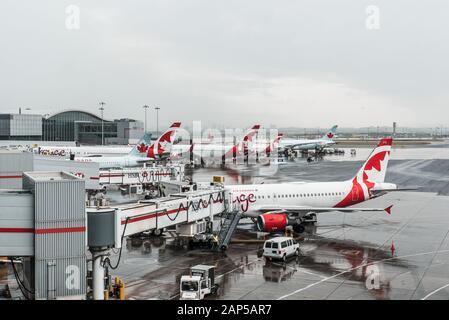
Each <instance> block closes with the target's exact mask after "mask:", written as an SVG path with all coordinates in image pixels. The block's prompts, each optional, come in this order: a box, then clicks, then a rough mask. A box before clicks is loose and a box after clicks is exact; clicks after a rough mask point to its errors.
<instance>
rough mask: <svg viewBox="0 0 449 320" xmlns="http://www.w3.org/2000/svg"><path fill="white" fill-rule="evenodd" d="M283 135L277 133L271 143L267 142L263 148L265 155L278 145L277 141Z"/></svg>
mask: <svg viewBox="0 0 449 320" xmlns="http://www.w3.org/2000/svg"><path fill="white" fill-rule="evenodd" d="M283 136H284V135H283V134H282V133H279V134H278V136H277V137H276V138H275V139H274V140H273V141H272V142H271V143H269V144H268V146H267V147H266V148H265V153H266V154H267V155H269V154H270V153H271V152H273V151H274V150H276V148H277V147H278V146H279V141H281V139H282V137H283Z"/></svg>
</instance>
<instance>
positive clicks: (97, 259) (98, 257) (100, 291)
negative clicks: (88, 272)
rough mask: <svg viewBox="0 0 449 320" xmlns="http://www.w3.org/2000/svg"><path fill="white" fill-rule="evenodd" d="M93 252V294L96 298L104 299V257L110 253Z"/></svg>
mask: <svg viewBox="0 0 449 320" xmlns="http://www.w3.org/2000/svg"><path fill="white" fill-rule="evenodd" d="M90 250H91V252H92V293H93V294H92V296H93V299H94V300H103V299H104V276H105V273H104V271H105V268H104V265H103V257H104V256H105V255H106V254H107V253H108V252H107V251H95V250H92V249H90Z"/></svg>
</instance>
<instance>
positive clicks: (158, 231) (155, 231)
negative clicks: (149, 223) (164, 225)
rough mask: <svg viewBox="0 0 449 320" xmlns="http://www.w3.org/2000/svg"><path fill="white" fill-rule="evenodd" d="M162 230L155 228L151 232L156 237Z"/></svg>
mask: <svg viewBox="0 0 449 320" xmlns="http://www.w3.org/2000/svg"><path fill="white" fill-rule="evenodd" d="M163 232H164V231H163V230H162V229H155V230H154V231H153V234H154V235H155V236H156V237H159V236H161V235H162V233H163Z"/></svg>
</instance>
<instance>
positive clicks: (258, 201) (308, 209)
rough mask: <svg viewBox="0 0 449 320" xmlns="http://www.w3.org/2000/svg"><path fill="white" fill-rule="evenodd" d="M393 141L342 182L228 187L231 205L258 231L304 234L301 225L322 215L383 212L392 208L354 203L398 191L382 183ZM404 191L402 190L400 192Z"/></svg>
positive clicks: (387, 140) (380, 146)
mask: <svg viewBox="0 0 449 320" xmlns="http://www.w3.org/2000/svg"><path fill="white" fill-rule="evenodd" d="M391 145H392V138H384V139H382V140H380V142H379V144H378V145H377V147H376V148H375V149H374V150H373V152H372V153H371V155H370V156H369V157H368V160H367V161H366V162H365V164H364V165H363V167H362V168H361V169H360V170H359V172H358V173H357V175H356V176H355V177H354V178H352V179H350V180H347V181H342V182H315V183H304V182H300V183H295V182H293V183H282V184H257V185H254V184H253V185H229V186H226V188H227V189H228V190H230V191H231V192H232V195H233V196H232V197H233V203H234V204H235V205H237V206H240V210H241V211H242V212H243V213H244V215H245V216H249V217H254V218H256V217H257V225H258V228H259V230H261V231H267V232H273V231H282V230H284V229H285V227H286V226H288V225H291V226H293V228H294V230H295V231H296V232H303V231H304V225H303V223H304V222H307V220H314V218H315V216H316V214H317V213H322V212H333V211H340V212H355V211H360V212H365V211H369V212H371V211H386V212H387V213H388V214H390V213H391V207H392V206H389V207H387V208H385V209H381V208H355V207H351V206H353V205H355V204H358V203H361V202H364V201H367V200H369V199H373V198H375V197H378V196H381V195H384V194H385V193H386V192H389V191H398V190H399V189H398V188H397V186H396V185H395V184H392V183H385V182H384V180H385V174H386V171H387V165H388V160H389V158H390V150H391ZM403 190H405V189H403Z"/></svg>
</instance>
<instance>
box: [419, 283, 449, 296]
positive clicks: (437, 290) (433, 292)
mask: <svg viewBox="0 0 449 320" xmlns="http://www.w3.org/2000/svg"><path fill="white" fill-rule="evenodd" d="M446 287H449V283H448V284H447V285H445V286H442V287H441V288H438V289H436V290H434V291H432V292H431V293H429V294H428V295H427V296H425V297H424V298H422V299H421V300H426V299H427V298H428V297H430V296H431V295H434V294H435V293H437V292H439V291H441V290H443V289H444V288H446Z"/></svg>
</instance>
